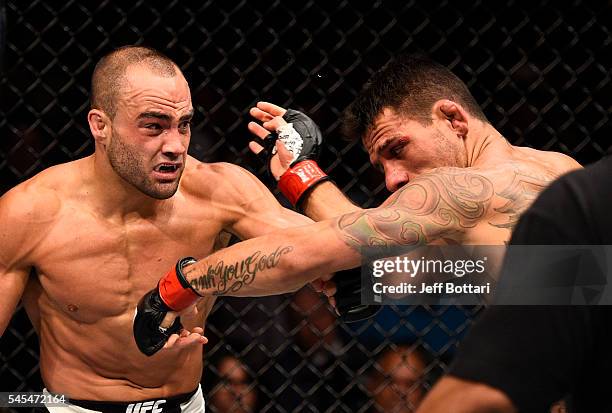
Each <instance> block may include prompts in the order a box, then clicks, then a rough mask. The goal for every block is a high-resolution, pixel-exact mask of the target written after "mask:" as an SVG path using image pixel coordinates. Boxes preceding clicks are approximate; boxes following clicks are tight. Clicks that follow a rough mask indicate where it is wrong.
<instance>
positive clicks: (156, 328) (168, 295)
mask: <svg viewBox="0 0 612 413" xmlns="http://www.w3.org/2000/svg"><path fill="white" fill-rule="evenodd" d="M195 262H196V260H195V259H193V258H191V257H187V258H183V259H181V260H179V262H178V263H177V264H176V266H175V267H174V268H173V269H172V270H170V271H169V272H168V273H167V274H166V275H165V276H164V277H163V278H162V279H161V280H160V281H159V283H158V284H157V287H155V288H154V289H152V290H151V291H149V292H148V293H146V294H145V295H144V297H142V298H141V299H140V301H139V302H138V306H137V307H136V314H135V316H134V325H133V331H134V339H135V340H136V345H137V346H138V349H139V350H140V351H141V352H143V353H144V354H146V355H147V356H152V355H153V354H155V353H157V352H158V351H159V350H160V349H161V348H162V347H163V346H164V344H166V341H168V338H169V337H170V336H171V335H172V334H175V333H177V334H178V333H179V332H180V331H181V330H182V329H183V326H182V325H181V318H180V317H177V318H176V319H175V320H174V322H173V323H172V325H171V326H170V327H168V328H163V327H162V326H161V323H162V321H163V320H164V317H165V316H166V314H167V313H168V312H169V311H176V312H179V311H181V310H184V309H185V308H187V307H189V306H190V305H192V304H193V303H195V302H196V301H197V299H198V298H199V297H200V296H199V295H198V294H197V293H196V292H195V290H193V288H192V287H191V286H190V285H189V283H188V282H187V280H186V279H185V276H184V275H183V272H182V269H183V267H184V266H185V265H188V264H193V263H195Z"/></svg>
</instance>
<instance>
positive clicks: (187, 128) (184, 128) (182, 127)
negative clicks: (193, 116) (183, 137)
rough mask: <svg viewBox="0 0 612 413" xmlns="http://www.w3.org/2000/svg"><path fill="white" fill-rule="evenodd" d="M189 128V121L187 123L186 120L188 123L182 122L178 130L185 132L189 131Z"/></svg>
mask: <svg viewBox="0 0 612 413" xmlns="http://www.w3.org/2000/svg"><path fill="white" fill-rule="evenodd" d="M190 127H191V121H189V120H188V121H185V122H182V123H181V124H180V125H179V129H181V130H183V131H187V130H189V128H190Z"/></svg>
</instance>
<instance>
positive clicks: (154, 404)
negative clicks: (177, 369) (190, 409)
mask: <svg viewBox="0 0 612 413" xmlns="http://www.w3.org/2000/svg"><path fill="white" fill-rule="evenodd" d="M199 389H200V386H198V387H196V388H195V389H193V391H190V392H189V393H183V394H179V395H176V396H172V397H158V398H156V399H146V400H133V401H125V402H124V401H112V402H107V401H100V400H75V399H70V400H69V403H70V404H74V405H75V406H79V407H83V408H85V409H89V410H98V411H102V412H104V413H140V412H143V411H144V412H147V413H151V412H153V411H162V412H164V411H167V410H170V409H174V410H176V409H178V408H179V407H180V405H181V404H183V403H186V402H188V401H189V400H190V399H191V398H192V397H193V396H194V395H195V394H196V393H197V392H198V390H199ZM160 409H161V410H160Z"/></svg>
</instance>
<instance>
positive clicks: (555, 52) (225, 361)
mask: <svg viewBox="0 0 612 413" xmlns="http://www.w3.org/2000/svg"><path fill="white" fill-rule="evenodd" d="M3 6H4V7H5V12H6V45H5V50H4V54H3V59H2V62H3V69H4V71H3V72H4V73H3V76H2V78H1V83H0V93H1V102H0V111H1V113H0V115H1V116H0V131H1V136H2V138H1V139H0V193H4V192H5V191H6V190H8V189H9V188H10V187H12V186H14V185H16V184H17V183H19V182H21V181H23V180H25V179H27V178H29V177H31V176H33V175H34V174H36V173H37V172H39V171H41V170H42V169H44V168H46V167H49V166H51V165H54V164H57V163H60V162H65V161H68V160H72V159H76V158H79V157H81V156H84V155H87V154H89V153H91V152H92V151H93V144H92V139H91V138H90V136H89V129H88V126H87V123H86V114H87V111H88V108H89V106H88V104H89V103H88V90H89V81H90V76H91V73H92V70H93V66H94V64H95V62H96V61H97V60H98V59H99V58H100V57H101V56H102V55H103V54H104V53H106V52H108V51H110V50H111V49H112V48H115V47H118V46H121V45H124V44H144V45H148V46H152V47H155V48H157V49H159V50H161V51H163V52H165V53H166V54H168V55H169V56H170V57H171V58H173V59H174V60H175V61H176V62H177V63H178V64H179V65H180V66H181V68H182V69H183V71H184V72H185V74H186V76H187V78H188V80H189V82H190V85H191V89H192V96H193V102H194V105H195V108H196V112H197V115H196V118H195V125H194V128H193V137H192V146H191V149H190V152H191V154H192V155H194V156H196V157H197V158H199V159H201V160H204V161H229V162H233V163H237V164H240V165H242V166H244V167H245V168H247V169H250V170H252V171H257V168H258V166H257V164H256V163H255V161H254V159H253V157H252V156H251V155H250V153H249V151H248V149H247V142H248V140H249V134H248V132H247V131H246V124H247V122H248V121H249V116H248V109H249V108H250V107H251V106H252V105H253V104H254V103H255V102H257V101H258V100H268V101H271V102H275V103H278V104H281V105H284V106H289V107H292V108H295V109H301V110H304V111H306V112H307V113H308V114H310V115H311V117H312V118H313V119H314V120H315V121H316V122H318V123H319V125H320V126H321V129H322V130H323V132H324V136H326V137H327V139H328V140H327V142H326V145H325V148H324V151H323V156H322V160H321V162H320V163H321V165H322V166H323V167H324V168H325V169H327V171H328V172H329V173H330V175H332V176H333V177H334V180H335V181H336V182H337V184H338V185H339V186H340V187H341V188H342V189H343V191H344V192H345V193H346V194H347V195H348V196H349V197H350V198H352V199H353V200H354V201H355V202H356V203H358V204H360V205H361V206H364V207H368V206H373V205H377V204H378V203H380V202H381V201H382V200H383V199H385V198H386V197H387V196H388V195H389V194H388V193H387V192H386V190H385V188H384V183H383V179H382V176H381V175H380V173H379V172H377V171H376V170H375V169H373V168H372V167H371V166H370V164H369V162H368V159H367V156H366V154H365V152H364V151H363V149H362V148H361V147H360V146H359V144H357V143H347V142H345V141H343V140H341V139H339V132H338V129H339V115H340V113H341V112H342V110H343V109H344V108H345V107H346V106H347V105H348V104H349V103H350V102H351V101H352V100H353V98H354V97H355V95H356V94H357V93H358V91H359V90H360V88H361V87H362V85H363V84H364V83H365V82H366V81H367V79H368V78H369V77H370V75H371V74H372V73H373V72H374V71H376V70H377V69H379V68H380V67H381V66H382V65H383V64H385V63H386V62H387V61H388V60H389V59H391V58H392V57H393V56H395V55H396V54H398V53H400V52H403V51H411V52H417V51H422V52H426V53H427V54H429V55H430V56H432V57H433V58H434V59H435V60H437V61H439V62H440V63H442V64H445V65H447V66H448V67H450V68H451V69H452V70H453V71H454V72H455V73H456V74H457V75H458V76H459V77H460V78H462V79H463V80H464V81H465V82H466V83H467V84H468V86H469V87H470V89H471V90H472V92H473V94H474V95H475V97H476V98H477V100H478V101H479V103H480V104H481V105H482V107H483V109H484V111H485V114H486V115H487V117H488V118H489V120H490V121H491V123H492V124H493V125H495V126H496V127H497V128H498V130H500V131H501V132H502V133H503V135H504V136H505V137H506V138H508V139H509V140H510V141H511V142H512V143H514V144H519V145H529V146H532V147H535V148H538V149H547V150H556V151H560V152H564V153H567V154H570V155H571V156H573V157H574V158H576V159H577V160H578V161H580V162H582V163H589V162H592V161H595V160H597V159H599V157H600V156H601V155H602V153H603V152H604V151H605V150H606V149H607V148H608V147H609V146H610V140H609V139H610V136H611V134H610V113H611V107H612V105H611V98H610V96H612V93H611V92H612V85H611V82H610V68H611V67H612V64H611V59H612V47H611V43H612V37H611V35H610V29H611V28H610V22H612V16H611V7H610V3H609V2H608V1H605V0H601V1H588V2H587V1H581V0H575V1H571V2H570V1H558V0H556V1H545V0H536V1H526V0H525V1H523V0H520V1H511V0H508V1H506V2H484V1H473V2H451V1H440V2H431V1H372V2H356V1H355V2H349V1H305V2H281V1H279V0H278V1H264V0H255V1H248V2H247V1H246V0H245V1H239V0H224V1H222V2H221V1H212V0H211V1H196V0H188V1H177V0H174V1H172V0H163V1H162V0H147V1H143V0H141V1H130V2H127V1H125V2H121V1H99V2H83V1H74V0H64V1H62V2H59V1H58V2H56V1H52V0H44V1H40V0H32V1H29V2H22V1H17V0H7V1H6V4H5V5H4V4H3ZM3 34H4V33H3ZM260 172H261V171H260ZM479 310H480V308H479V307H422V306H421V307H386V308H384V310H383V311H382V312H381V313H379V315H378V316H377V317H376V318H375V319H373V320H369V321H367V322H362V323H357V324H352V325H347V324H343V323H342V322H340V321H338V320H337V319H336V318H335V316H333V314H331V313H330V312H329V309H328V308H327V307H326V306H325V304H324V303H323V301H322V300H321V299H320V297H318V296H317V295H316V294H314V293H313V292H312V291H310V290H302V291H300V292H299V293H298V294H297V295H287V296H278V297H268V298H261V299H223V300H221V301H220V302H219V303H218V304H217V305H216V307H215V309H214V311H213V313H212V314H211V316H210V318H209V321H208V323H207V335H208V336H209V337H210V338H211V342H210V343H209V344H208V345H207V346H206V359H207V364H206V371H205V374H204V379H203V383H204V386H205V390H206V395H207V399H208V401H209V406H210V411H212V412H215V411H224V410H220V408H219V407H218V406H219V404H217V403H221V401H222V400H224V397H225V398H226V399H227V396H228V395H230V396H231V397H230V398H231V400H233V403H234V407H235V408H236V410H235V411H240V410H239V409H238V408H239V407H240V405H241V404H242V405H245V406H248V405H252V404H255V405H256V406H257V407H256V411H262V412H276V411H279V412H284V411H300V412H319V411H321V412H322V411H328V412H344V411H346V412H370V411H393V410H392V408H390V407H388V406H387V407H386V406H381V405H379V400H387V401H388V400H395V399H397V400H401V397H400V396H399V395H400V394H402V393H411V392H412V393H414V392H419V391H422V390H423V389H425V390H426V389H427V388H429V386H430V385H431V383H432V381H433V380H434V379H435V377H437V376H438V375H439V374H440V373H441V372H443V371H444V369H445V367H446V365H447V363H448V362H449V360H450V359H451V357H452V355H453V352H454V349H455V347H456V345H457V343H458V341H459V340H460V339H461V337H462V335H463V334H464V332H465V331H466V329H467V328H469V325H470V323H471V322H472V320H473V318H474V316H475V315H476V314H477V313H478V312H479ZM407 355H413V356H414V357H416V358H417V359H419V360H421V365H420V366H421V367H420V368H419V374H418V375H417V376H418V377H417V379H416V381H414V383H412V384H410V386H409V385H407V384H405V383H401V382H398V380H399V379H398V378H397V377H396V376H397V374H395V373H397V372H398V368H397V365H398V364H401V363H398V362H397V360H402V357H404V359H405V358H406V357H409V356H407ZM394 357H395V358H394ZM397 357H399V358H397ZM410 357H412V356H410ZM410 360H412V359H410ZM0 361H1V365H0V377H1V382H2V387H3V390H7V391H8V390H15V391H29V390H31V391H38V390H40V388H41V387H42V382H41V379H40V375H39V372H38V341H37V338H36V335H35V333H34V332H33V330H32V327H31V324H30V323H29V321H28V319H27V316H26V315H25V312H24V311H23V309H21V308H20V309H19V310H18V311H17V313H16V314H15V316H14V317H13V320H12V322H11V324H10V326H9V327H8V329H7V330H6V332H5V333H4V335H3V336H2V340H0ZM411 363H413V362H412V361H411ZM414 363H417V362H414ZM390 364H391V365H395V366H396V367H395V368H389V365H390ZM417 364H418V363H417ZM415 365H416V364H415ZM228 366H229V367H228ZM236 394H241V395H242V396H241V397H237V396H236ZM394 394H395V395H398V396H397V397H396V398H394V397H395V396H394ZM377 395H378V396H380V397H379V398H377ZM219 400H221V401H219ZM405 400H406V401H405V403H406V404H407V405H410V403H411V402H410V400H411V399H410V397H408V398H407V399H405ZM397 411H404V410H400V409H398V410H397Z"/></svg>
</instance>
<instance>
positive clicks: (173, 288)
mask: <svg viewBox="0 0 612 413" xmlns="http://www.w3.org/2000/svg"><path fill="white" fill-rule="evenodd" d="M158 288H159V295H160V296H161V299H162V300H163V301H164V303H166V305H167V306H168V307H170V308H171V309H172V310H174V311H181V310H184V309H185V308H187V307H189V306H190V305H191V304H193V303H195V302H196V301H197V299H198V298H199V296H198V295H197V294H196V293H195V291H193V290H192V289H191V288H185V287H183V286H182V285H181V283H180V281H179V279H178V276H177V274H176V268H173V269H172V270H170V271H169V272H168V274H166V275H165V276H164V277H163V278H162V279H161V280H160V281H159V287H158Z"/></svg>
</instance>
